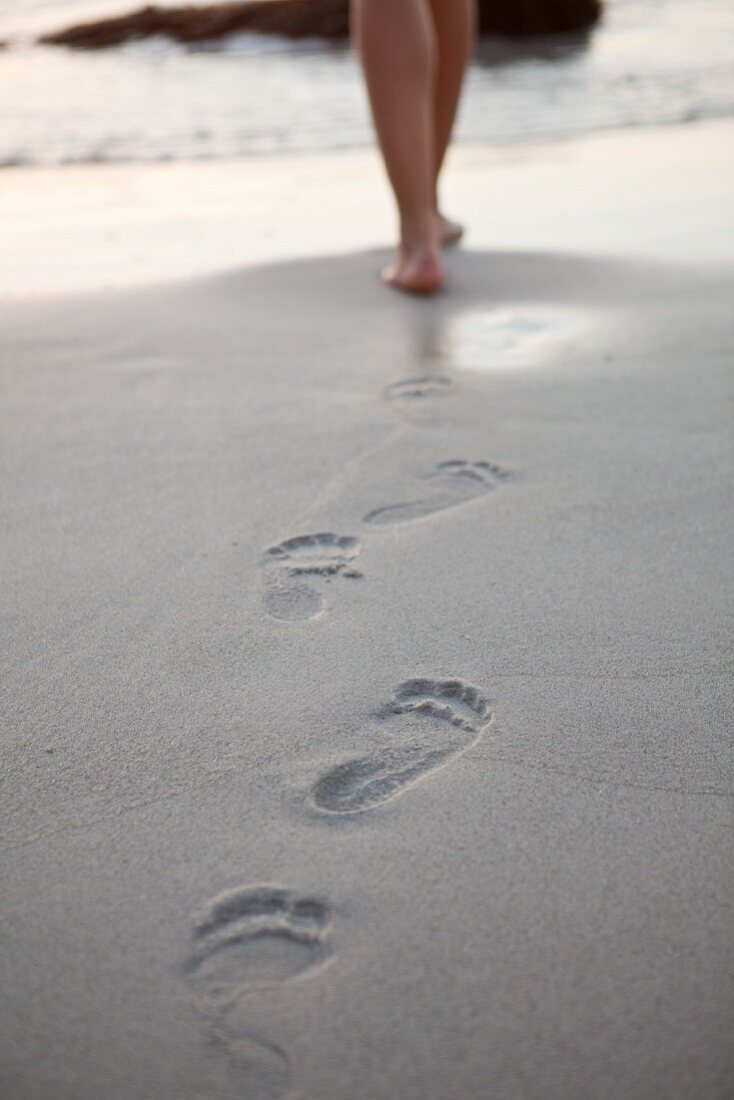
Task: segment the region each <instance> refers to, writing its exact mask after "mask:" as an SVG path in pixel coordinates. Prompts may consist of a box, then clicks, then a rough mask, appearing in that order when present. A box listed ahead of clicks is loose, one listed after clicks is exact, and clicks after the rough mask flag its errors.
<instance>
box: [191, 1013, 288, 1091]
mask: <svg viewBox="0 0 734 1100" xmlns="http://www.w3.org/2000/svg"><path fill="white" fill-rule="evenodd" d="M208 1039H209V1048H210V1053H211V1054H213V1055H215V1056H217V1057H216V1064H210V1065H208V1066H207V1072H206V1078H207V1082H206V1091H205V1092H201V1093H198V1094H197V1100H212V1097H214V1096H239V1097H243V1100H244V1098H245V1097H246V1098H247V1100H283V1098H284V1097H286V1096H290V1095H291V1091H290V1088H291V1071H290V1060H289V1058H288V1055H287V1054H286V1053H285V1051H284V1050H281V1048H280V1047H279V1046H276V1044H275V1043H269V1042H267V1041H266V1040H264V1039H261V1038H259V1037H258V1036H256V1035H252V1034H244V1033H239V1034H231V1033H230V1030H229V1028H228V1027H227V1025H226V1024H224V1025H221V1024H217V1025H216V1026H213V1027H210V1028H209V1029H208ZM244 1090H246V1091H244Z"/></svg>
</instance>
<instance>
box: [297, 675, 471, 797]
mask: <svg viewBox="0 0 734 1100" xmlns="http://www.w3.org/2000/svg"><path fill="white" fill-rule="evenodd" d="M398 714H415V715H418V716H420V717H425V718H428V719H431V720H432V723H431V727H430V728H429V729H426V728H425V727H424V726H423V724H422V723H418V732H419V734H420V737H421V740H420V743H418V744H411V745H402V746H401V745H390V746H386V747H385V748H384V749H383V750H382V751H381V752H379V753H377V754H375V755H373V756H365V757H360V758H356V759H354V760H348V761H347V762H346V763H345V764H339V765H337V767H335V768H332V769H331V770H330V771H328V772H326V774H325V775H322V776H321V778H320V779H318V780H317V782H316V783H315V784H314V786H313V788H312V791H311V798H312V801H313V804H314V806H315V807H316V808H317V809H318V810H320V811H321V812H322V813H327V814H359V813H364V812H365V811H366V810H372V809H374V808H375V807H376V806H380V805H382V803H383V802H387V801H388V799H390V798H394V797H395V795H398V794H400V793H401V791H404V790H405V789H406V788H407V787H409V786H411V785H412V784H413V783H415V782H417V781H418V780H419V779H422V778H423V777H424V776H425V775H427V774H428V773H429V772H431V771H433V769H435V768H437V767H439V766H440V765H442V764H445V763H447V762H448V761H449V760H450V759H451V758H452V757H454V756H458V755H459V754H460V753H462V752H465V751H466V750H467V749H468V748H469V747H470V746H471V745H473V744H475V742H476V741H478V740H479V737H480V735H481V733H482V731H483V730H484V729H485V728H486V727H487V726H488V725H489V723H490V722H491V720H492V713H491V711H490V708H489V703H488V701H487V700H486V699H485V698H484V696H483V695H482V694H481V693H480V692H479V691H478V690H477V689H476V688H474V687H471V685H469V684H465V683H464V682H463V681H461V680H425V679H416V680H406V681H405V682H404V683H402V684H400V685H399V686H398V687H397V688H396V689H395V693H394V695H393V698H392V700H391V701H390V702H389V703H388V704H387V706H386V707H384V708H383V709H382V710H381V711H380V712H379V717H380V718H383V719H384V718H390V717H391V716H394V715H398ZM428 737H431V738H432V740H431V741H429V740H428Z"/></svg>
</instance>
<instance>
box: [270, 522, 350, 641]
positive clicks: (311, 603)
mask: <svg viewBox="0 0 734 1100" xmlns="http://www.w3.org/2000/svg"><path fill="white" fill-rule="evenodd" d="M358 553H359V543H358V542H357V540H356V539H354V538H351V537H350V536H348V535H333V534H331V533H330V532H324V533H322V534H318V535H299V536H297V537H296V538H292V539H286V541H285V542H281V543H279V544H278V545H277V546H271V547H270V549H269V550H266V551H265V554H264V561H263V564H264V567H265V607H266V609H267V611H268V613H269V614H270V615H272V616H273V617H274V618H275V619H286V620H295V619H312V618H313V617H314V615H318V613H319V612H320V611H321V609H322V608H323V606H324V596H323V591H322V590H323V588H324V586H325V585H327V584H329V583H330V581H331V579H332V577H336V576H339V575H341V576H342V577H351V578H354V577H361V576H362V574H361V573H359V572H358V571H357V570H356V569H353V568H352V567H351V562H352V561H353V560H354V559H355V558H356V557H357V554H358Z"/></svg>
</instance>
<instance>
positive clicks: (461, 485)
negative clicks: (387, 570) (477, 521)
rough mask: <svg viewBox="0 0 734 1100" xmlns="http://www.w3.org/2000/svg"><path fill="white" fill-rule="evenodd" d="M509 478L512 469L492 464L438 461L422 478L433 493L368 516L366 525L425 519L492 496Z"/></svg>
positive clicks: (450, 460)
mask: <svg viewBox="0 0 734 1100" xmlns="http://www.w3.org/2000/svg"><path fill="white" fill-rule="evenodd" d="M509 476H510V472H509V470H503V469H502V467H500V466H497V465H495V464H494V463H493V462H466V461H465V460H463V459H458V458H453V459H449V460H448V461H447V462H439V464H438V466H437V467H436V468H435V470H433V471H432V472H431V473H430V474H426V475H425V476H424V477H423V478H422V480H423V481H425V482H427V483H428V485H429V487H430V490H431V492H430V493H429V494H428V495H427V496H420V497H418V498H416V499H414V500H407V501H401V502H400V503H399V504H388V505H386V506H385V507H383V508H376V509H375V510H374V511H373V512H368V513H367V515H366V516H365V517H364V522H365V523H380V524H394V523H408V522H410V521H411V520H415V519H423V518H424V517H425V516H432V515H433V514H434V512H443V511H445V510H446V508H453V507H455V506H456V505H457V504H463V503H464V502H465V501H467V500H473V499H474V497H477V496H482V495H483V494H484V493H489V492H491V490H492V489H494V488H496V486H497V485H499V484H501V483H502V482H503V481H505V480H506V479H507V478H508V477H509Z"/></svg>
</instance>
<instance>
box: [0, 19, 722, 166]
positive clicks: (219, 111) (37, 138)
mask: <svg viewBox="0 0 734 1100" xmlns="http://www.w3.org/2000/svg"><path fill="white" fill-rule="evenodd" d="M169 2H170V0H169ZM133 7H135V0H129V3H119V2H116V0H0V36H2V37H3V38H5V39H6V40H9V45H8V48H6V49H5V50H4V51H2V52H0V89H1V94H0V164H2V165H16V164H36V163H42V164H63V163H71V162H93V161H125V160H176V159H187V158H203V157H207V158H209V157H214V158H217V157H231V156H240V155H243V154H244V155H246V154H249V153H276V152H281V151H297V150H307V151H319V150H326V149H339V148H346V147H354V146H361V145H365V144H367V143H368V142H370V141H371V140H372V135H371V129H370V125H369V119H368V115H367V109H366V104H365V100H364V95H363V91H362V87H361V83H360V81H359V77H358V72H357V68H356V61H355V58H354V56H353V54H352V53H351V51H350V50H349V48H348V47H347V46H337V47H333V46H332V47H329V46H326V45H324V44H322V43H318V42H314V41H308V42H305V43H297V44H293V43H286V42H283V41H281V40H275V39H272V38H263V37H258V36H245V35H240V36H235V37H233V38H230V39H229V40H227V41H225V42H222V43H219V44H216V45H215V46H207V47H206V48H202V47H198V48H196V49H192V48H184V47H182V46H179V45H174V44H171V43H169V42H166V41H163V40H150V41H147V42H140V43H132V44H129V45H126V46H124V47H121V48H117V49H112V50H106V51H102V52H99V53H96V52H95V53H77V52H73V51H70V50H66V49H62V48H58V47H47V46H39V45H36V44H34V42H33V35H34V34H37V33H39V32H42V31H48V30H52V29H57V28H59V27H62V26H65V25H67V24H68V23H70V22H73V21H78V20H80V19H90V18H94V17H97V16H99V15H106V14H109V13H115V12H120V11H126V10H130V9H131V8H133ZM732 114H734V14H733V12H732V8H731V5H730V4H729V2H728V0H696V3H695V4H691V3H690V2H689V0H608V3H607V14H606V17H605V20H604V23H603V24H602V25H601V26H600V27H599V28H597V30H596V31H595V32H594V33H593V34H592V35H591V36H590V38H589V39H588V40H587V41H584V40H575V41H574V40H569V41H563V42H558V41H556V42H552V43H549V42H547V41H545V42H536V43H524V44H522V45H519V44H515V45H512V46H511V45H508V44H507V43H500V42H498V41H494V42H492V41H488V42H484V43H482V45H481V46H480V47H479V49H478V50H477V55H476V58H475V60H474V62H473V64H472V67H471V71H470V74H469V80H468V85H467V92H466V96H465V101H464V104H463V109H462V114H461V118H460V122H459V127H458V135H457V136H458V139H459V140H460V141H463V142H514V141H523V140H529V139H530V140H538V139H540V140H553V139H556V138H563V137H567V136H570V135H573V134H578V133H588V132H593V131H599V130H603V129H609V128H624V127H631V126H653V125H661V124H665V123H671V122H685V121H689V120H696V119H700V118H711V117H722V116H730V115H732Z"/></svg>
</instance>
